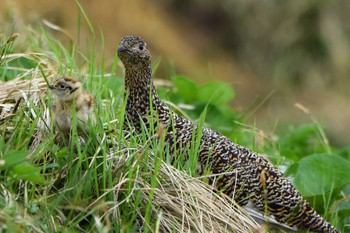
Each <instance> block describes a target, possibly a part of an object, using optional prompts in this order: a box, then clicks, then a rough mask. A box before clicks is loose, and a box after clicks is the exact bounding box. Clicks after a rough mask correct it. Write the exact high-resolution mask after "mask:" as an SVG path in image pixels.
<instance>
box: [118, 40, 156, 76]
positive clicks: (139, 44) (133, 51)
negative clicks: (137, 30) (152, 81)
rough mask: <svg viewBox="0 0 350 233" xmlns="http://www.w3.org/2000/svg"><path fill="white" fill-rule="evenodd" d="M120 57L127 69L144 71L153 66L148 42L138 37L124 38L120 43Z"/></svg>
mask: <svg viewBox="0 0 350 233" xmlns="http://www.w3.org/2000/svg"><path fill="white" fill-rule="evenodd" d="M118 57H119V58H120V60H121V61H122V62H123V64H124V66H125V68H135V69H142V68H148V67H149V66H150V64H151V54H150V52H149V51H148V49H147V44H146V42H145V41H144V40H143V39H142V38H140V37H137V36H124V37H123V38H122V40H121V41H120V43H119V47H118Z"/></svg>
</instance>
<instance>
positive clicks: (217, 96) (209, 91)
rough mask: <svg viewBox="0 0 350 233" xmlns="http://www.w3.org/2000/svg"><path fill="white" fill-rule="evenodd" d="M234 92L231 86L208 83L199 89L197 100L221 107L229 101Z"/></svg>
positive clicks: (220, 83)
mask: <svg viewBox="0 0 350 233" xmlns="http://www.w3.org/2000/svg"><path fill="white" fill-rule="evenodd" d="M234 96H235V92H234V90H233V88H232V87H231V85H229V84H227V83H222V82H209V83H206V84H204V85H203V86H201V87H200V88H199V91H198V100H200V101H203V102H210V103H211V104H213V105H216V106H222V105H225V104H227V103H228V102H229V101H231V100H232V99H233V98H234Z"/></svg>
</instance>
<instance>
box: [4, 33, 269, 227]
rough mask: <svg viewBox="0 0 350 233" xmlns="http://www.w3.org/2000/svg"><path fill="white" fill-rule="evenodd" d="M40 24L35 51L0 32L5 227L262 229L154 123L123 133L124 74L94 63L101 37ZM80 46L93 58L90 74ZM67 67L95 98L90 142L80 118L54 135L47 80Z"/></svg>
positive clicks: (33, 45)
mask: <svg viewBox="0 0 350 233" xmlns="http://www.w3.org/2000/svg"><path fill="white" fill-rule="evenodd" d="M37 33H38V34H40V36H39V35H38V34H36V35H35V37H34V36H33V37H31V38H29V40H28V41H30V43H28V50H29V51H33V52H26V53H18V52H16V49H15V47H14V46H13V45H14V44H13V43H14V42H15V36H12V37H10V39H8V40H6V39H3V41H2V48H1V51H2V56H1V63H2V67H1V75H2V76H1V77H2V78H1V80H3V81H6V82H4V83H2V84H1V88H2V90H3V91H2V92H1V93H0V103H1V105H0V106H1V125H0V133H1V137H0V145H1V152H0V153H1V154H0V155H1V156H0V179H1V184H0V206H1V210H0V222H1V224H0V225H1V226H0V232H57V231H58V232H82V231H83V232H109V231H113V232H139V231H142V232H183V231H196V232H209V231H212V232H226V231H228V232H259V230H260V231H262V230H261V228H260V227H259V225H258V224H257V223H256V222H255V221H254V220H252V218H250V217H249V216H248V215H247V214H246V212H245V211H244V210H242V209H241V208H240V207H239V206H237V205H235V204H234V203H232V202H231V200H229V199H228V198H227V197H226V196H223V195H220V194H215V193H214V192H213V191H212V190H211V187H210V186H208V185H206V184H205V183H203V182H201V181H200V180H199V179H198V178H194V177H192V176H189V175H188V174H186V173H185V172H184V171H181V170H178V169H176V168H174V167H173V166H171V165H169V164H168V163H166V162H164V160H163V159H164V158H165V157H166V156H169V155H167V154H166V151H165V150H164V149H163V148H164V143H163V142H162V141H158V140H156V139H155V137H154V136H152V134H153V133H154V132H147V131H144V133H143V134H141V135H135V134H132V133H131V134H129V135H128V136H126V135H125V133H127V132H124V131H123V130H122V128H123V127H122V126H123V122H122V120H121V119H123V114H124V108H125V101H124V97H123V96H124V93H123V88H122V79H121V78H120V77H115V75H114V74H113V73H110V72H108V71H107V70H104V68H102V70H97V68H96V67H97V66H96V63H97V61H96V60H95V59H92V60H90V58H93V57H97V56H96V54H95V53H96V49H95V47H94V48H93V49H92V51H90V54H89V55H88V56H85V55H83V54H81V53H80V52H78V51H76V50H75V49H74V46H72V47H71V49H70V50H67V49H66V48H64V47H63V46H62V45H61V43H60V42H59V41H56V40H55V39H54V38H52V37H51V36H50V33H48V32H47V31H46V30H45V29H44V28H41V29H40V30H39V31H38V32H37ZM4 37H6V36H4ZM38 38H40V43H39V41H36V39H38ZM34 51H40V52H34ZM77 56H81V58H80V59H83V60H84V62H86V63H87V64H88V69H87V73H85V74H83V75H80V73H81V70H80V68H79V67H78V66H77V65H76V59H77ZM116 64H117V62H116V61H114V63H113V65H112V68H111V70H112V71H113V72H114V71H115V70H116V69H117V67H116ZM61 75H70V76H74V77H77V78H79V79H80V80H81V81H82V82H83V83H84V86H85V89H86V90H88V91H90V92H92V93H93V94H94V96H95V98H96V109H95V111H96V115H97V116H98V120H97V121H98V123H97V125H96V126H94V127H93V126H90V127H89V129H90V130H89V137H88V139H87V140H86V142H85V143H83V144H82V142H81V140H80V138H79V136H78V135H77V133H76V127H73V131H72V141H73V143H71V145H68V146H61V145H60V144H59V143H58V142H57V138H58V136H59V132H56V131H55V128H54V125H53V119H52V118H53V116H52V112H51V106H52V95H51V93H50V92H49V91H47V84H48V83H50V82H52V81H53V80H54V79H55V78H56V77H57V76H61ZM73 125H76V124H73ZM126 138H127V139H126ZM193 164H194V163H192V167H193ZM214 203H215V204H214Z"/></svg>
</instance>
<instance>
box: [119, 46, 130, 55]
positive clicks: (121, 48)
mask: <svg viewBox="0 0 350 233" xmlns="http://www.w3.org/2000/svg"><path fill="white" fill-rule="evenodd" d="M124 52H129V49H127V48H125V47H124V45H120V46H119V48H118V55H119V54H120V53H124Z"/></svg>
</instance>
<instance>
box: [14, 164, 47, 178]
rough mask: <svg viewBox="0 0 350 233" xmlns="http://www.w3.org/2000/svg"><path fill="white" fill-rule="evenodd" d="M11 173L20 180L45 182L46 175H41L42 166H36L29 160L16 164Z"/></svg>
mask: <svg viewBox="0 0 350 233" xmlns="http://www.w3.org/2000/svg"><path fill="white" fill-rule="evenodd" d="M11 175H12V176H13V177H15V178H16V179H19V180H26V181H31V182H34V183H43V182H44V181H45V179H44V177H42V176H41V175H40V168H37V167H34V166H33V165H31V164H30V163H28V162H24V163H21V164H18V165H16V166H14V167H13V168H12V170H11Z"/></svg>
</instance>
